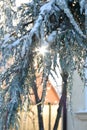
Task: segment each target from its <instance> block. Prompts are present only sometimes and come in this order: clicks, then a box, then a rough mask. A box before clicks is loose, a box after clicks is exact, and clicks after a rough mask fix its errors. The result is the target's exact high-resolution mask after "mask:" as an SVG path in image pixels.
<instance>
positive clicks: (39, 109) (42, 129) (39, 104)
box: [33, 84, 44, 130]
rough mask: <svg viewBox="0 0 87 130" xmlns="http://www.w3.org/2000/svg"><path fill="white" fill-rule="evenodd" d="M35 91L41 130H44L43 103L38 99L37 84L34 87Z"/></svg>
mask: <svg viewBox="0 0 87 130" xmlns="http://www.w3.org/2000/svg"><path fill="white" fill-rule="evenodd" d="M33 91H34V95H35V100H36V104H37V111H38V123H39V130H44V125H43V117H42V114H41V112H42V111H41V103H40V102H41V101H40V99H39V97H38V93H37V87H36V84H34V86H33Z"/></svg>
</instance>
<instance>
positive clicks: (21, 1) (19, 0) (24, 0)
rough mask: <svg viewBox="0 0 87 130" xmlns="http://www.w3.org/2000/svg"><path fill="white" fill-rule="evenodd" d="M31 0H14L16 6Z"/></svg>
mask: <svg viewBox="0 0 87 130" xmlns="http://www.w3.org/2000/svg"><path fill="white" fill-rule="evenodd" d="M30 1H31V0H16V6H17V7H19V6H20V5H21V4H22V3H28V2H30Z"/></svg>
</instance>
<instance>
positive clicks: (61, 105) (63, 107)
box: [53, 72, 68, 130]
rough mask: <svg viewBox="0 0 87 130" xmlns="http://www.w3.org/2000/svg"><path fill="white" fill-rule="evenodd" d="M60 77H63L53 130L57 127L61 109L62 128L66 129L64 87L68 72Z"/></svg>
mask: <svg viewBox="0 0 87 130" xmlns="http://www.w3.org/2000/svg"><path fill="white" fill-rule="evenodd" d="M62 78H63V82H64V84H63V90H62V96H61V99H60V102H59V107H58V109H57V116H56V121H55V124H54V128H53V130H57V128H58V125H59V120H60V117H61V113H62V109H63V130H67V109H66V87H67V78H68V74H67V73H66V72H64V74H63V76H62Z"/></svg>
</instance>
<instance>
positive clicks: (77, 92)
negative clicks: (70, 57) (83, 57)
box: [67, 71, 87, 130]
mask: <svg viewBox="0 0 87 130" xmlns="http://www.w3.org/2000/svg"><path fill="white" fill-rule="evenodd" d="M70 109H72V110H70ZM80 111H83V112H84V111H85V88H84V84H83V82H82V81H81V79H80V77H79V75H78V74H77V71H75V72H74V75H73V87H72V99H71V105H68V112H67V116H68V119H67V130H86V129H87V120H82V119H81V117H82V116H81V117H79V116H77V114H76V113H77V112H80ZM86 114H87V113H86ZM86 114H84V115H86ZM78 115H81V113H79V114H78ZM82 115H83V114H82Z"/></svg>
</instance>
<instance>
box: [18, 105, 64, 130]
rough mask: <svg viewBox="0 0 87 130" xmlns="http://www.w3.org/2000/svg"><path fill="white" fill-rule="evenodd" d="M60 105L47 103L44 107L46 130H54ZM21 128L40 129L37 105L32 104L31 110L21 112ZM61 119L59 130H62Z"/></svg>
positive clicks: (26, 129)
mask: <svg viewBox="0 0 87 130" xmlns="http://www.w3.org/2000/svg"><path fill="white" fill-rule="evenodd" d="M57 107H58V105H45V106H44V108H43V113H42V115H43V122H44V130H53V126H54V122H55V119H56V114H57ZM19 114H20V116H21V120H20V130H39V128H38V116H37V107H36V105H31V106H30V111H29V112H20V113H19ZM61 126H62V125H61V120H60V123H59V127H58V129H57V130H61V129H62V128H61Z"/></svg>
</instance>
